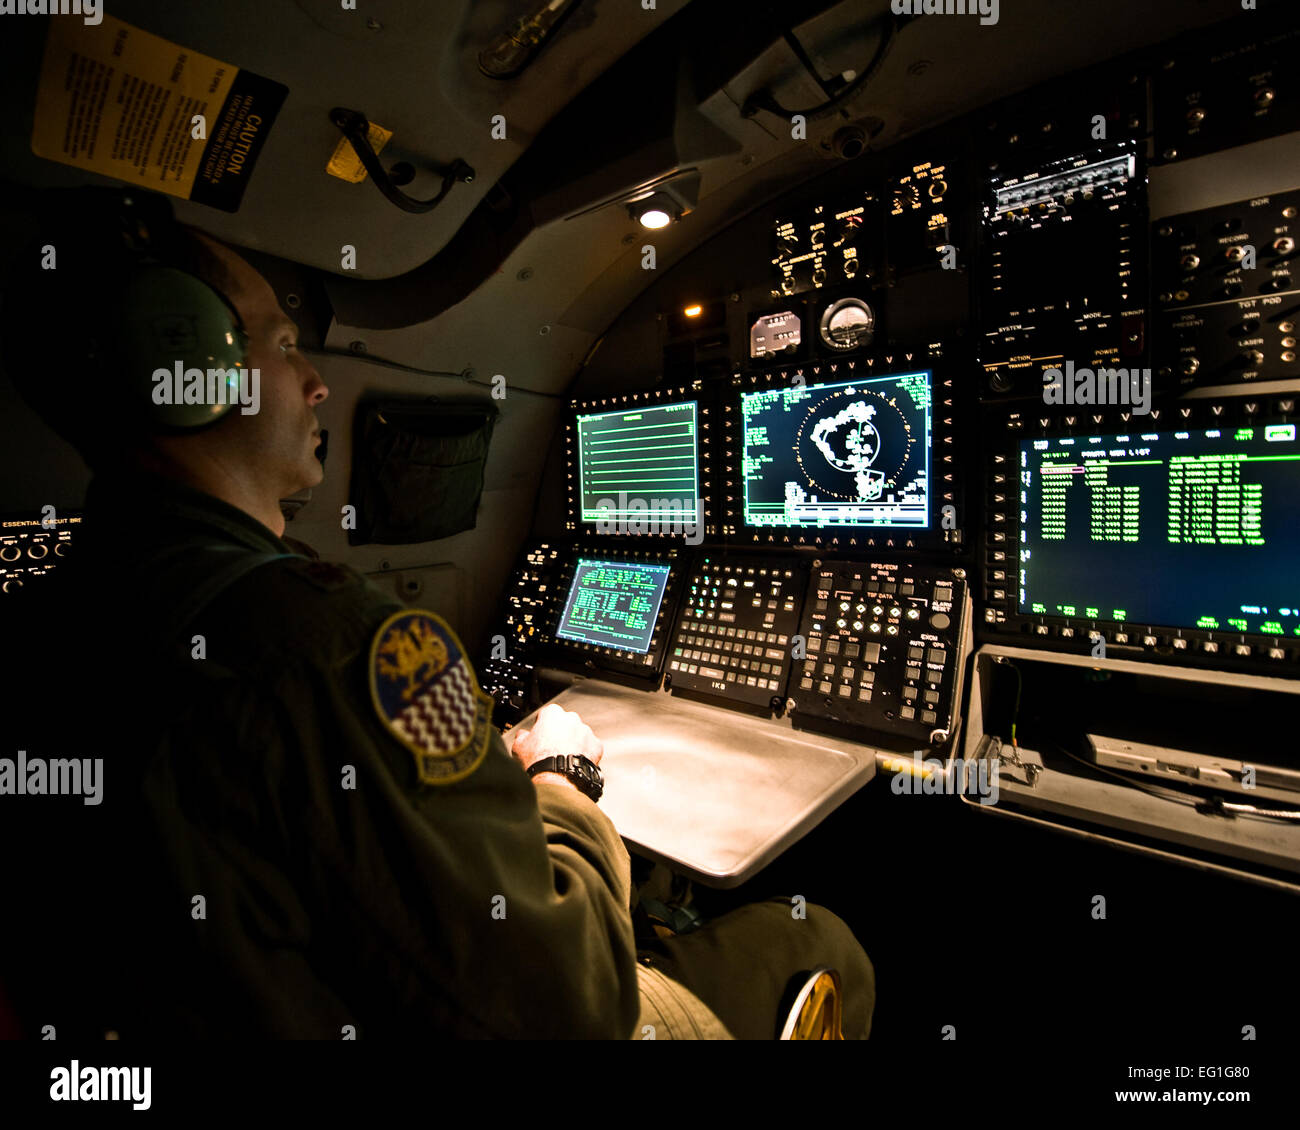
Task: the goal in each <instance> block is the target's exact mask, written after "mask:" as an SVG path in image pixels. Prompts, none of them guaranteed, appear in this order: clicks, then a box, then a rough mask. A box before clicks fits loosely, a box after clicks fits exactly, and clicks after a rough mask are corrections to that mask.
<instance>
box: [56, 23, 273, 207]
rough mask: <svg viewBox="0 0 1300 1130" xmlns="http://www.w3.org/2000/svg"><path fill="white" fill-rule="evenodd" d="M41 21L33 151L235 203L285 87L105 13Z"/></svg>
mask: <svg viewBox="0 0 1300 1130" xmlns="http://www.w3.org/2000/svg"><path fill="white" fill-rule="evenodd" d="M50 25H51V26H50V31H49V38H48V39H47V40H46V43H45V58H44V61H43V63H42V65H41V77H40V83H39V86H38V88H37V94H36V115H35V121H34V124H33V127H32V152H33V153H35V154H36V155H37V156H38V157H44V158H46V159H47V160H50V161H58V162H60V163H61V164H64V165H72V166H74V167H75V168H78V169H86V170H88V171H89V172H93V173H100V174H101V175H103V176H107V177H113V178H115V179H117V180H120V181H125V182H126V183H127V184H133V185H139V186H140V187H141V188H148V189H153V190H155V191H158V192H166V193H169V194H170V195H172V196H179V197H182V198H184V199H186V200H194V201H196V202H197V203H200V204H208V205H210V206H211V207H213V208H220V209H221V210H222V211H225V212H235V211H238V209H239V202H240V200H242V199H243V196H244V190H245V188H246V187H247V185H248V180H249V177H250V176H251V175H252V172H253V167H254V165H256V163H257V158H258V155H259V154H260V153H261V150H262V146H263V145H264V144H265V141H266V137H267V135H268V134H269V133H270V130H271V126H272V125H273V123H274V122H275V118H276V115H277V114H279V112H280V107H281V106H282V105H283V104H284V99H285V96H286V95H287V94H288V93H289V91H288V88H287V87H285V86H282V85H280V84H279V83H277V82H272V81H271V80H270V79H265V78H262V77H261V76H260V75H255V74H252V73H251V72H249V71H245V70H241V69H240V68H239V67H236V66H234V65H232V64H230V63H223V62H221V60H219V59H213V58H211V57H209V56H207V55H201V54H199V53H198V52H197V51H191V50H190V49H189V48H187V47H181V46H178V45H177V44H175V43H169V42H168V41H167V40H165V39H162V38H160V37H159V36H156V35H151V34H150V33H149V32H147V31H141V30H140V29H139V28H137V27H132V26H131V25H130V24H128V23H124V22H123V21H122V20H119V19H116V18H115V17H113V16H109V15H106V14H105V15H104V16H103V17H102V22H101V23H100V24H96V25H87V24H84V23H82V22H81V21H79V20H51V21H50Z"/></svg>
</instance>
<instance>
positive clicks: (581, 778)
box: [528, 753, 605, 800]
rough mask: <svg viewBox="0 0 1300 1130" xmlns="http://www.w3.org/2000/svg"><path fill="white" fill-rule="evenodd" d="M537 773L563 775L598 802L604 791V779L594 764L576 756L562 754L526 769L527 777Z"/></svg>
mask: <svg viewBox="0 0 1300 1130" xmlns="http://www.w3.org/2000/svg"><path fill="white" fill-rule="evenodd" d="M538 773H563V774H564V776H566V777H567V778H568V779H569V780H570V781H572V782H573V783H574V784H575V785H576V786H577V787H578V790H579V791H580V792H582V793H585V794H586V795H587V796H589V797H591V799H592V800H600V794H601V793H603V792H604V791H605V778H604V777H602V776H601V775H600V769H599V767H598V766H597V765H596V763H595V762H594V761H591V760H589V759H587V758H585V757H582V756H579V755H577V754H572V753H564V754H558V755H556V756H555V757H543V758H542V759H541V761H534V762H533V763H532V764H531V765H530V766H529V767H528V775H529V776H530V777H533V776H535V775H536V774H538Z"/></svg>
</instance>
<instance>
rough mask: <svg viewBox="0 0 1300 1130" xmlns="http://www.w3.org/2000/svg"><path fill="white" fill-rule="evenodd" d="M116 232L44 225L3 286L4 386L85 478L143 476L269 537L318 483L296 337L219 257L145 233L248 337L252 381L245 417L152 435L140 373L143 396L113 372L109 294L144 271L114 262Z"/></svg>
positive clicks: (105, 226) (318, 391)
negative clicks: (67, 446) (279, 518)
mask: <svg viewBox="0 0 1300 1130" xmlns="http://www.w3.org/2000/svg"><path fill="white" fill-rule="evenodd" d="M149 207H150V208H151V209H152V210H153V211H154V212H155V214H156V213H157V212H158V206H157V205H156V204H154V203H151V204H150V206H149ZM74 210H75V209H74ZM117 225H118V227H117V229H114V221H113V218H112V217H108V218H107V219H100V218H96V219H95V220H94V221H93V222H90V221H87V222H82V223H80V224H78V223H77V222H75V221H74V222H71V223H69V224H68V225H67V226H63V227H58V226H56V230H58V231H59V232H60V234H59V235H50V236H45V237H42V240H41V241H40V243H39V244H38V246H37V248H34V249H32V250H31V251H29V252H27V253H25V254H23V255H22V256H20V258H19V260H18V262H17V263H16V264H15V267H14V270H13V271H12V273H11V277H10V279H9V283H8V286H7V287H6V293H5V307H6V309H5V314H4V330H3V336H4V341H3V346H4V355H5V362H6V367H7V368H8V369H9V371H10V373H11V375H12V377H13V380H14V383H15V384H16V385H17V386H18V387H19V389H20V390H21V391H22V392H23V394H24V395H25V396H26V398H27V399H28V400H29V402H30V403H31V404H32V406H33V407H34V408H35V409H36V410H37V412H38V413H40V415H41V416H42V417H43V418H44V419H45V420H46V422H47V423H49V424H50V425H51V427H53V428H54V429H55V430H56V431H57V432H59V434H60V435H62V436H63V437H64V438H65V439H67V440H68V441H69V442H71V443H72V444H73V446H74V447H76V448H77V450H78V451H79V452H80V453H81V454H82V456H83V457H84V458H85V459H86V461H87V462H88V463H89V464H90V465H91V467H92V468H94V469H95V470H97V471H101V470H110V469H113V468H115V467H127V468H143V469H146V470H152V471H155V472H157V473H161V474H164V475H167V476H169V477H172V478H176V479H178V480H180V481H183V482H187V483H189V484H190V485H194V486H197V487H198V488H199V489H202V490H206V491H208V492H209V493H211V494H215V495H217V496H218V497H220V498H224V499H227V500H228V501H234V502H235V504H236V505H240V506H241V507H242V508H243V509H246V510H249V511H250V512H251V513H254V514H255V515H256V516H257V517H259V519H260V520H262V521H264V522H266V523H267V524H268V525H271V524H272V522H271V521H270V519H269V517H268V515H272V514H278V508H276V507H275V506H274V503H275V501H276V500H278V499H280V498H284V497H287V496H289V495H291V494H294V493H296V492H297V491H299V490H301V489H303V488H304V487H309V486H313V485H315V484H316V483H318V482H320V480H321V477H322V468H321V465H320V463H319V462H318V461H317V459H316V457H315V450H316V447H317V446H318V444H319V434H320V423H319V421H318V419H317V418H316V415H315V409H316V406H317V405H318V404H319V403H320V402H321V401H322V400H324V399H325V397H326V396H327V395H328V389H326V387H325V385H324V383H323V382H322V381H321V378H320V374H319V373H317V372H316V370H315V369H314V368H313V367H312V365H311V363H310V362H309V361H307V359H306V358H305V357H304V356H302V355H301V354H300V353H299V352H298V350H297V340H298V331H297V327H296V326H295V325H294V324H293V322H292V321H290V320H289V318H288V317H287V316H286V315H285V314H284V312H283V311H282V310H281V309H280V305H279V302H278V301H277V299H276V297H275V292H274V291H273V290H272V289H271V287H270V285H269V284H268V283H267V281H266V280H265V279H264V278H263V277H262V276H261V275H260V274H259V273H258V272H257V271H256V270H254V269H253V267H252V266H251V265H250V264H249V263H248V262H247V261H246V260H244V259H243V258H242V257H241V256H239V255H238V254H236V253H235V252H234V251H233V250H232V249H231V248H229V247H227V246H226V245H224V244H222V243H221V242H219V241H217V240H215V239H213V238H212V237H210V236H207V235H204V234H203V233H201V232H198V231H196V230H195V229H191V228H186V227H182V226H179V225H175V224H171V223H169V222H168V223H162V222H159V223H157V224H156V228H157V229H158V230H157V232H156V233H155V232H151V237H152V238H153V240H154V243H155V244H156V246H157V247H158V248H159V249H160V250H161V253H160V255H159V258H160V260H161V262H162V264H163V265H165V266H171V267H178V268H179V269H181V270H182V271H184V272H186V273H187V274H191V275H194V276H195V277H197V278H199V279H201V280H202V281H203V282H205V283H206V284H208V286H209V287H211V288H212V289H214V290H215V291H216V292H217V293H218V295H219V296H220V297H221V298H223V299H224V300H225V302H226V303H227V304H229V306H230V307H232V308H233V310H234V311H235V312H236V313H237V315H238V317H239V319H240V321H241V323H242V328H243V330H244V332H245V334H246V335H247V351H246V356H245V357H244V369H245V370H246V371H248V372H249V374H250V375H251V371H253V370H256V373H257V388H258V395H257V398H256V402H255V407H256V411H255V412H245V411H241V408H240V407H239V406H236V407H234V408H232V409H230V410H229V411H226V413H225V414H224V415H223V416H221V417H220V418H219V419H218V420H216V421H215V422H214V423H212V424H209V425H207V426H205V427H202V428H198V429H189V430H186V431H173V432H159V431H157V430H156V429H151V427H150V425H149V413H148V411H147V410H144V409H146V406H145V405H144V404H143V403H142V401H143V398H144V397H146V396H148V395H149V393H150V390H151V386H150V385H149V384H148V381H147V378H148V373H146V374H145V377H146V381H145V383H144V384H142V383H141V381H140V379H139V378H140V374H139V373H135V372H129V373H128V372H123V371H122V370H123V367H124V366H123V362H122V357H123V355H124V353H125V352H126V347H125V346H123V345H122V344H121V340H120V339H121V330H120V327H121V325H122V323H123V321H124V318H123V314H122V300H121V298H120V295H121V293H122V289H123V287H124V286H125V284H126V281H127V278H128V277H129V276H130V273H131V272H132V271H133V270H139V269H142V268H141V267H140V265H139V263H138V262H137V261H136V260H134V259H133V258H132V257H131V256H130V255H128V254H126V253H125V251H124V245H123V237H122V235H121V232H122V231H123V230H125V231H128V232H129V231H130V230H131V228H130V226H129V223H128V224H127V225H123V224H122V222H121V220H120V219H119V220H117ZM151 246H152V245H151ZM51 249H52V251H53V253H54V260H53V261H56V262H57V267H56V268H55V269H49V266H48V263H49V262H50V261H51V259H50V252H51ZM144 269H147V268H144ZM70 323H71V324H70ZM87 342H89V343H90V344H89V346H87ZM136 367H137V368H138V367H139V366H136ZM245 407H246V406H245Z"/></svg>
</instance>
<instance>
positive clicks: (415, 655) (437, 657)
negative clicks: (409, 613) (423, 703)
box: [377, 620, 447, 702]
mask: <svg viewBox="0 0 1300 1130" xmlns="http://www.w3.org/2000/svg"><path fill="white" fill-rule="evenodd" d="M377 651H378V654H379V656H380V659H379V673H380V674H381V675H383V676H384V677H385V678H388V679H393V680H399V679H400V680H402V681H404V682H405V684H406V685H405V686H404V687H403V688H402V698H404V699H405V700H407V701H408V702H409V701H410V700H411V698H412V697H414V695H415V693H416V691H418V690H419V689H420V681H421V677H422V676H423V677H424V678H426V679H427V678H432V677H433V676H434V675H436V674H438V672H440V671H442V670H443V669H445V668H446V666H447V645H446V644H445V643H443V641H442V638H441V637H440V636H439V635H438V633H437V631H436V630H435V629H434V627H433V625H431V624H430V623H429V622H428V621H427V620H416V621H414V622H413V623H412V624H411V625H410V626H409V627H404V626H403V625H397V626H395V627H392V628H389V629H388V632H387V634H386V635H385V636H384V637H383V642H382V643H381V644H380V645H379V647H378V649H377Z"/></svg>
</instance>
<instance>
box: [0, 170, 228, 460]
mask: <svg viewBox="0 0 1300 1130" xmlns="http://www.w3.org/2000/svg"><path fill="white" fill-rule="evenodd" d="M4 187H5V188H6V189H7V191H6V192H0V201H3V202H4V204H5V206H6V207H9V206H10V204H11V203H13V204H16V206H17V207H18V208H19V209H20V210H21V213H22V214H24V215H25V216H26V217H27V218H28V219H29V220H30V221H31V222H33V224H34V229H33V230H35V231H36V232H38V233H39V236H38V238H36V240H35V244H34V246H32V247H30V248H29V250H27V251H25V252H22V253H20V254H19V255H18V257H17V258H16V259H15V260H14V261H13V265H12V267H11V270H10V272H9V275H8V277H7V278H6V280H5V285H4V300H3V309H0V346H2V347H3V349H2V352H3V356H4V362H5V367H6V368H7V369H9V370H10V372H11V375H12V376H13V378H14V381H15V384H17V385H18V387H19V388H20V390H22V391H23V394H24V396H25V397H26V398H27V399H28V400H29V401H30V402H31V403H32V405H33V407H35V408H36V409H37V411H38V412H40V413H41V415H43V416H44V417H45V418H46V419H47V420H48V421H49V422H50V423H51V424H52V425H53V426H54V427H55V429H56V430H58V431H60V432H62V433H63V434H65V435H67V436H69V437H71V435H72V434H73V433H76V434H81V435H84V434H86V433H88V432H94V433H101V434H103V435H105V436H108V435H109V434H110V433H112V434H119V435H120V434H122V433H131V432H136V433H138V432H150V431H152V432H190V431H195V430H197V429H200V428H205V427H208V426H210V425H211V424H214V423H216V422H217V421H218V420H221V419H223V418H224V417H225V416H227V415H228V414H229V413H230V410H231V409H232V408H233V407H235V406H236V405H238V404H239V403H240V400H239V393H240V385H241V383H242V382H241V378H242V377H243V373H244V364H245V361H246V360H247V354H248V335H247V333H246V332H245V329H244V325H243V322H242V320H241V318H240V316H239V311H238V310H237V309H236V308H235V305H234V303H233V302H232V301H231V300H230V299H229V298H228V297H227V296H226V295H225V294H223V293H222V292H221V291H220V289H218V287H216V286H215V285H213V284H212V283H210V282H208V281H206V280H205V279H204V278H202V277H201V271H202V273H206V274H209V275H210V274H212V273H213V272H212V271H210V270H202V268H203V267H204V264H203V263H202V262H201V260H202V259H203V258H206V256H205V254H204V252H205V250H206V249H205V248H203V246H202V245H201V244H199V242H198V240H197V238H196V237H195V236H194V235H193V233H191V232H188V231H186V230H185V229H183V228H182V227H181V226H180V225H179V224H178V223H177V222H176V219H175V216H174V214H173V212H172V206H171V202H170V201H169V200H168V199H167V198H166V197H164V196H160V195H158V194H157V193H151V192H139V191H136V190H122V189H103V188H79V189H71V190H69V189H49V190H45V191H43V192H37V191H36V190H32V189H28V188H22V189H18V188H16V187H15V186H12V185H8V186H4ZM48 247H53V248H54V251H55V263H56V264H57V266H54V267H51V269H45V268H46V266H47V263H46V261H45V255H46V251H47V248H48ZM160 370H164V371H165V372H166V373H167V374H170V377H169V379H168V380H166V381H164V380H161V379H157V378H156V377H155V374H158V373H159V371H160ZM178 370H179V373H180V377H179V378H177V377H176V373H177V371H178ZM195 370H198V371H199V373H200V374H201V378H202V379H201V380H198V379H196V378H195V373H194V371H195ZM209 370H211V371H212V373H213V379H212V380H211V381H209V380H208V373H209ZM217 370H221V371H222V374H223V375H222V376H220V377H218V376H217V375H216V371H217ZM187 374H188V378H187ZM244 379H246V378H244ZM178 393H179V395H178ZM187 393H188V394H189V395H188V399H189V400H190V401H191V403H186V399H187V395H186V394H187ZM197 401H202V402H197Z"/></svg>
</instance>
